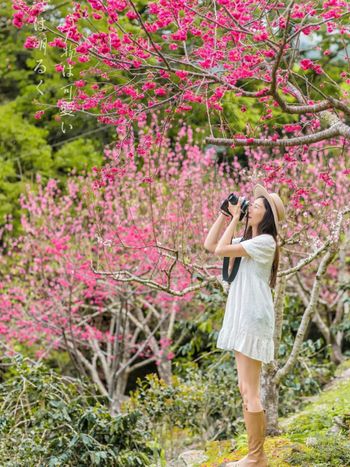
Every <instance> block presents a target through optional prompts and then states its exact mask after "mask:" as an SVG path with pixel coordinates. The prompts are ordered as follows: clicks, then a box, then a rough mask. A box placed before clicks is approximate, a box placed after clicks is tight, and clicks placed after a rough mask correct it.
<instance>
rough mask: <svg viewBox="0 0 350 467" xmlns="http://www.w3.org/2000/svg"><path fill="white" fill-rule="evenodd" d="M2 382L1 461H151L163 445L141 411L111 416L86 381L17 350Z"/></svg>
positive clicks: (126, 464) (123, 466)
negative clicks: (148, 428) (32, 360)
mask: <svg viewBox="0 0 350 467" xmlns="http://www.w3.org/2000/svg"><path fill="white" fill-rule="evenodd" d="M6 360H8V361H9V364H10V365H12V366H11V367H10V370H9V371H8V373H7V374H6V375H5V376H6V378H5V380H4V382H3V383H2V384H1V385H0V403H1V415H0V458H1V461H2V462H1V465H6V466H7V467H14V466H16V467H18V466H22V465H26V466H36V465H46V466H49V467H54V466H63V465H64V466H78V465H79V466H81V467H83V466H118V467H137V466H138V465H139V466H142V467H143V466H147V465H151V464H152V460H153V458H154V456H155V455H157V454H159V448H158V446H157V445H156V444H155V443H154V442H153V441H152V439H151V437H150V434H149V433H148V432H147V431H146V430H145V421H144V419H143V417H142V413H141V412H140V411H138V410H135V411H133V412H129V413H127V414H123V415H122V414H118V415H116V416H112V415H111V414H110V413H109V412H108V409H107V404H106V401H103V400H102V401H100V400H99V399H101V397H98V396H96V395H94V393H93V391H92V390H91V389H92V388H91V387H90V388H89V385H88V383H87V382H86V381H77V380H74V379H72V378H67V377H62V376H59V375H57V374H56V373H55V372H54V371H53V370H49V369H48V368H47V367H45V366H44V365H43V364H34V365H32V364H29V362H28V359H25V358H23V356H21V355H20V354H19V355H16V357H14V358H11V359H10V358H9V357H5V358H4V360H3V361H6Z"/></svg>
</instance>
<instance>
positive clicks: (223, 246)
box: [214, 214, 249, 258]
mask: <svg viewBox="0 0 350 467" xmlns="http://www.w3.org/2000/svg"><path fill="white" fill-rule="evenodd" d="M238 215H239V214H238ZM237 223H238V217H235V216H234V217H233V218H232V220H231V222H230V223H229V225H228V226H227V228H226V230H225V232H224V234H223V236H222V237H221V238H220V240H219V241H218V244H217V247H216V248H215V251H214V253H215V254H216V255H219V256H226V257H229V258H236V257H237V256H249V255H248V253H247V252H246V250H245V249H244V248H243V247H242V245H240V244H239V243H238V244H237V245H231V240H232V237H236V236H237V235H236V227H237Z"/></svg>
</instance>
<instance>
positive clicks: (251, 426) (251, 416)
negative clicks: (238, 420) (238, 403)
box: [225, 404, 268, 467]
mask: <svg viewBox="0 0 350 467" xmlns="http://www.w3.org/2000/svg"><path fill="white" fill-rule="evenodd" d="M243 415H244V422H245V426H246V430H247V434H248V454H247V455H246V456H245V457H243V458H242V459H240V460H239V461H235V462H229V463H228V464H226V465H225V467H252V466H255V467H267V466H268V463H267V456H266V454H265V452H264V441H265V436H266V410H265V409H263V410H261V411H260V412H249V411H248V410H247V408H246V407H245V405H244V404H243Z"/></svg>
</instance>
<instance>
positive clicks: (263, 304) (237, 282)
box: [216, 234, 276, 363]
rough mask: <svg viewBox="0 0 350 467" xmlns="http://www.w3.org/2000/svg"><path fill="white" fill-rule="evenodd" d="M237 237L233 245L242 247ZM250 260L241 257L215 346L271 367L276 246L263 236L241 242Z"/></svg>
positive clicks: (239, 238)
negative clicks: (235, 351)
mask: <svg viewBox="0 0 350 467" xmlns="http://www.w3.org/2000/svg"><path fill="white" fill-rule="evenodd" d="M241 238H242V237H236V238H234V239H233V240H232V242H231V243H239V242H240V240H241ZM240 244H241V245H242V246H243V248H244V249H245V250H246V252H247V253H248V255H249V256H242V257H241V263H240V265H239V269H238V272H237V275H236V277H235V279H234V281H233V282H232V283H231V285H230V287H229V292H228V297H227V302H226V309H225V314H224V318H223V322H222V326H221V329H220V331H219V335H218V338H217V342H216V347H217V348H219V349H223V350H237V351H239V352H241V353H243V354H245V355H247V356H248V357H251V358H253V359H255V360H260V361H262V362H264V363H269V362H271V361H272V360H273V359H274V339H273V336H274V331H275V312H274V305H273V299H272V293H271V288H270V286H269V279H270V274H271V267H272V263H273V259H274V255H275V249H276V242H275V239H274V237H273V236H272V235H270V234H261V235H257V236H255V237H253V238H250V239H248V240H243V241H242V242H240Z"/></svg>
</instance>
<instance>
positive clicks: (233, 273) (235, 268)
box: [222, 237, 243, 284]
mask: <svg viewBox="0 0 350 467" xmlns="http://www.w3.org/2000/svg"><path fill="white" fill-rule="evenodd" d="M242 241H243V237H242V238H241V240H240V241H239V243H241V242H242ZM241 259H242V256H237V257H236V258H235V260H234V262H233V267H232V271H231V273H230V276H229V275H228V267H229V263H230V258H229V257H226V256H225V257H224V262H223V266H222V278H223V280H224V281H225V282H228V283H229V284H231V282H233V280H234V278H235V277H236V275H237V273H238V269H239V265H240V263H241Z"/></svg>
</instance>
